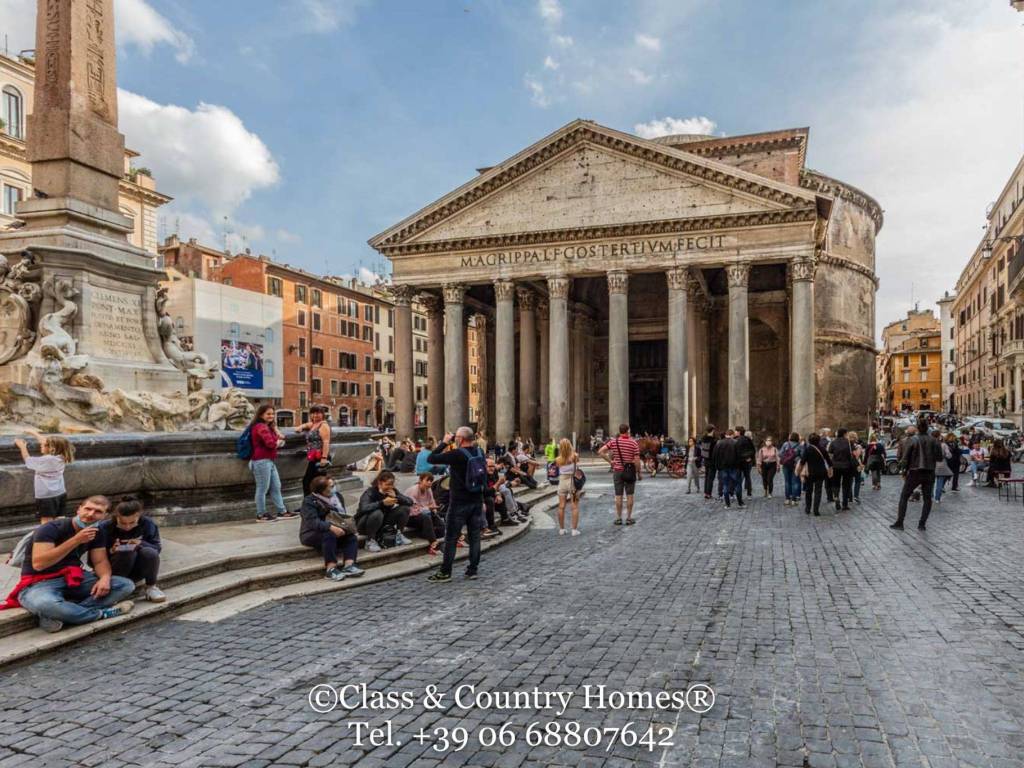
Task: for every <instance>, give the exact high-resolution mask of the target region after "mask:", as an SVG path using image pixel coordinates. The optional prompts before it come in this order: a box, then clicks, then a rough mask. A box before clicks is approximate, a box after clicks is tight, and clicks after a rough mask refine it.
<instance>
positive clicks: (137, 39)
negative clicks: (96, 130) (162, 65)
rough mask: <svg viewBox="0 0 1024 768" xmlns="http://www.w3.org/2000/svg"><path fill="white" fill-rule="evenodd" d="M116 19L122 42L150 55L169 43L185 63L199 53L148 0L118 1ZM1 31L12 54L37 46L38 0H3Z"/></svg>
mask: <svg viewBox="0 0 1024 768" xmlns="http://www.w3.org/2000/svg"><path fill="white" fill-rule="evenodd" d="M114 22H115V24H116V30H115V31H116V38H117V42H118V45H122V46H135V47H136V48H138V49H139V50H141V51H142V52H143V53H145V54H149V53H150V52H152V50H153V49H154V48H155V47H156V46H158V45H168V46H170V47H171V48H173V49H174V51H175V54H174V56H175V58H176V59H177V60H178V61H179V62H181V63H185V62H187V61H188V60H189V59H191V58H192V56H193V55H194V53H195V42H194V41H193V40H192V38H191V37H189V36H188V35H187V34H185V33H184V32H182V31H181V30H180V29H177V28H176V27H174V25H172V24H171V22H170V21H168V20H167V19H166V18H165V17H164V16H162V15H160V13H158V12H157V11H156V10H154V9H153V7H152V6H151V5H149V3H147V2H146V0H115V5H114ZM0 30H2V31H3V33H4V34H6V35H7V45H8V49H9V50H10V52H11V53H17V52H18V51H22V50H26V49H30V48H35V47H36V0H0Z"/></svg>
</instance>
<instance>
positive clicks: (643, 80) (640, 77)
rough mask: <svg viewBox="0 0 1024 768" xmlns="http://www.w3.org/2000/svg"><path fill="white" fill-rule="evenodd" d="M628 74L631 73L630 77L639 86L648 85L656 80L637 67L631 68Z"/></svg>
mask: <svg viewBox="0 0 1024 768" xmlns="http://www.w3.org/2000/svg"><path fill="white" fill-rule="evenodd" d="M627 72H628V73H629V76H630V77H631V78H633V82H634V83H636V84H637V85H647V84H648V83H650V82H651V81H652V80H654V77H653V76H651V75H649V74H647V73H646V72H644V71H643V70H642V69H637V68H636V67H630V68H629V69H628V70H627Z"/></svg>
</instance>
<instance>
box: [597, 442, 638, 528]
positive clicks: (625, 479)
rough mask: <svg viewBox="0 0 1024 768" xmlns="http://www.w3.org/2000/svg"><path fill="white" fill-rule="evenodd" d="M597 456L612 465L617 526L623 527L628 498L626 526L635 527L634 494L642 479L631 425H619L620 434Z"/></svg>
mask: <svg viewBox="0 0 1024 768" xmlns="http://www.w3.org/2000/svg"><path fill="white" fill-rule="evenodd" d="M597 455H598V456H600V457H601V458H603V459H604V460H605V461H607V462H608V463H609V464H611V465H612V482H613V483H614V484H615V525H622V524H623V520H622V497H623V496H625V497H626V520H625V524H626V525H633V523H634V522H635V521H634V520H633V494H634V492H635V490H636V483H637V481H638V480H639V479H640V446H639V445H638V444H637V442H636V440H634V439H633V438H632V437H630V436H629V424H620V425H619V434H618V435H617V436H616V437H614V438H612V439H611V440H609V441H608V442H607V443H605V444H604V445H603V446H601V450H599V451H598V452H597Z"/></svg>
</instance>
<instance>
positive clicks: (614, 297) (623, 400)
mask: <svg viewBox="0 0 1024 768" xmlns="http://www.w3.org/2000/svg"><path fill="white" fill-rule="evenodd" d="M628 291H629V276H628V275H627V274H626V273H625V272H621V271H615V272H609V273H608V433H609V434H611V435H616V434H618V430H619V424H628V423H629V299H628V295H627V294H628Z"/></svg>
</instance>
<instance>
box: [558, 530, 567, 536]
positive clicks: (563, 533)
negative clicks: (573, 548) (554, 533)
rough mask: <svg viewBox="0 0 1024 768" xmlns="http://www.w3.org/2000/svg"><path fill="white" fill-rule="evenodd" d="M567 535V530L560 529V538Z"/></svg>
mask: <svg viewBox="0 0 1024 768" xmlns="http://www.w3.org/2000/svg"><path fill="white" fill-rule="evenodd" d="M565 534H566V530H565V528H559V529H558V535H559V536H565Z"/></svg>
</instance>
